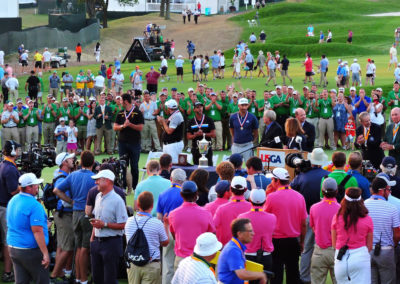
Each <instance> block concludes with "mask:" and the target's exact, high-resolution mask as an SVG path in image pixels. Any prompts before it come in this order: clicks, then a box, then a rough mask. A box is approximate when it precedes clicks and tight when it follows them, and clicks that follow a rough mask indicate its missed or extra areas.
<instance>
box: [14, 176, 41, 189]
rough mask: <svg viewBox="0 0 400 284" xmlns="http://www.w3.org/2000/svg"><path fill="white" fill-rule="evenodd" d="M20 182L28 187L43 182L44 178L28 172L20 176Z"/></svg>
mask: <svg viewBox="0 0 400 284" xmlns="http://www.w3.org/2000/svg"><path fill="white" fill-rule="evenodd" d="M18 182H19V184H20V186H21V187H27V186H30V185H34V184H41V183H42V182H43V179H42V178H37V177H36V176H35V174H33V173H27V174H23V175H22V176H20V177H19V179H18Z"/></svg>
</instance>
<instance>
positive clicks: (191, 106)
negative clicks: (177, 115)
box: [185, 92, 197, 121]
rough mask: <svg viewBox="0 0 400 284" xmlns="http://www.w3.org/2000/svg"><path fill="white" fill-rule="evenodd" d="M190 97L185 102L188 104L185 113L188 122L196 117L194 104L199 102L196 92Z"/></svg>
mask: <svg viewBox="0 0 400 284" xmlns="http://www.w3.org/2000/svg"><path fill="white" fill-rule="evenodd" d="M189 96H190V97H189V98H188V99H187V100H186V102H185V103H186V106H185V111H186V117H187V119H188V121H189V120H191V119H192V118H193V117H194V115H195V113H194V104H195V103H196V102H197V95H196V94H195V93H194V92H191V93H190V94H189Z"/></svg>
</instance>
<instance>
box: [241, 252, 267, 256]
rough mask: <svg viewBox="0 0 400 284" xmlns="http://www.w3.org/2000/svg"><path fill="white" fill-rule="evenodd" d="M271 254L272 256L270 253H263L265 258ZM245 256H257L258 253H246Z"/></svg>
mask: <svg viewBox="0 0 400 284" xmlns="http://www.w3.org/2000/svg"><path fill="white" fill-rule="evenodd" d="M270 254H271V253H270V252H267V251H263V255H264V256H265V255H270ZM245 255H250V256H257V253H256V252H246V253H245Z"/></svg>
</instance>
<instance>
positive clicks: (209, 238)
mask: <svg viewBox="0 0 400 284" xmlns="http://www.w3.org/2000/svg"><path fill="white" fill-rule="evenodd" d="M221 248H222V243H220V242H219V241H218V240H217V237H216V236H215V234H213V233H210V232H207V233H203V234H201V235H200V236H198V237H197V239H196V245H195V246H194V250H193V251H194V252H195V253H196V254H198V255H200V256H210V255H213V254H214V253H216V252H217V251H219V250H220V249H221Z"/></svg>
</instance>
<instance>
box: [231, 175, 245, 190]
mask: <svg viewBox="0 0 400 284" xmlns="http://www.w3.org/2000/svg"><path fill="white" fill-rule="evenodd" d="M231 187H234V188H235V189H238V190H246V189H247V181H246V179H245V178H244V177H241V176H235V177H233V179H232V181H231Z"/></svg>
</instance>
